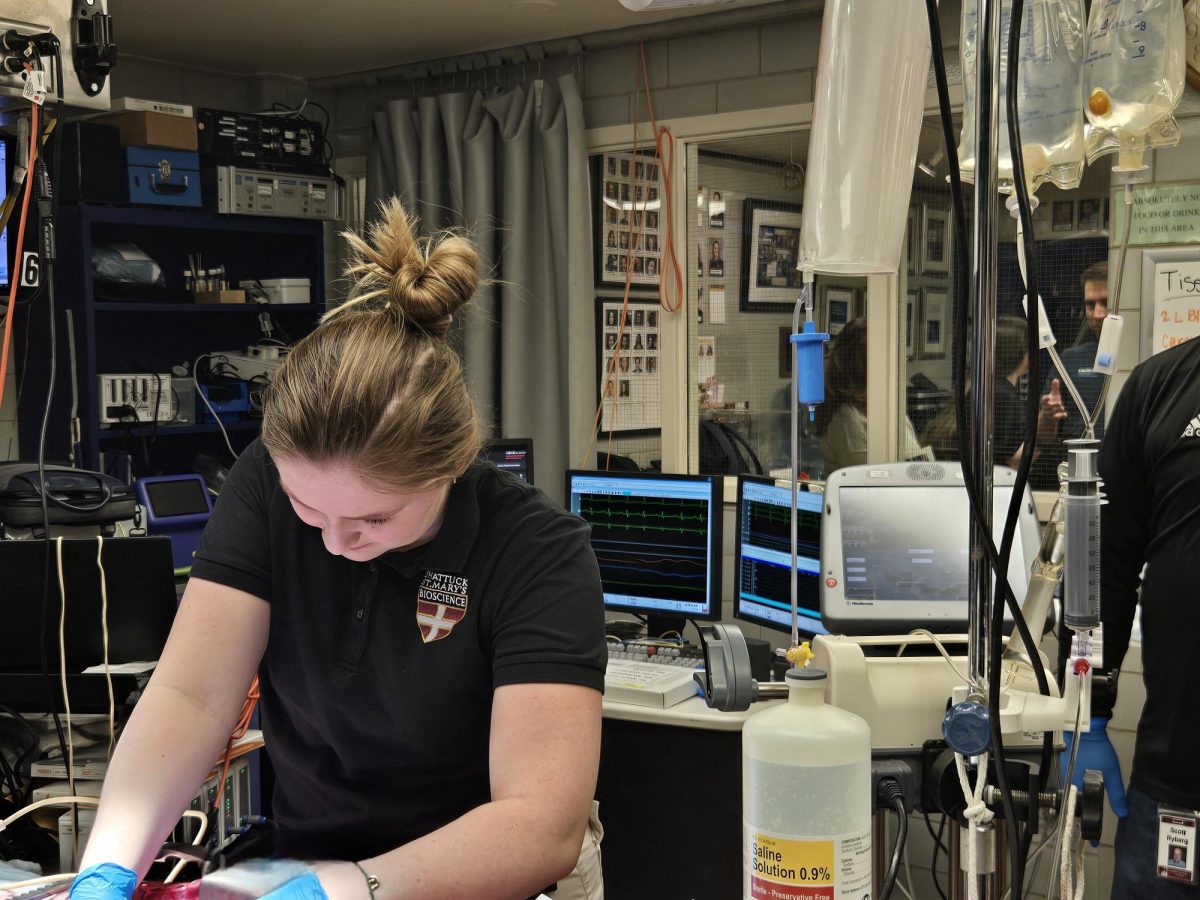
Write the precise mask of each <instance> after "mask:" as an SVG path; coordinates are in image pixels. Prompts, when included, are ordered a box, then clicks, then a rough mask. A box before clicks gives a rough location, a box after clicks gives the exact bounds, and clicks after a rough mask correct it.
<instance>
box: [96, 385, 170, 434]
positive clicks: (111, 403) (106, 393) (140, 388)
mask: <svg viewBox="0 0 1200 900" xmlns="http://www.w3.org/2000/svg"><path fill="white" fill-rule="evenodd" d="M98 379H99V382H100V424H101V425H117V424H120V423H126V424H130V423H132V421H133V419H134V418H136V419H137V421H138V422H174V421H175V417H176V415H178V412H179V404H178V403H177V402H176V400H175V394H174V392H173V391H172V390H171V373H170V372H163V373H162V374H160V375H156V374H154V373H153V372H151V373H143V372H138V373H133V374H128V375H126V374H120V375H100V376H98Z"/></svg>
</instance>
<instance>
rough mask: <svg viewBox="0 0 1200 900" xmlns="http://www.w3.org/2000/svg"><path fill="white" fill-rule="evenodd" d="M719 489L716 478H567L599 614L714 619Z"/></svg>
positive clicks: (628, 474)
mask: <svg viewBox="0 0 1200 900" xmlns="http://www.w3.org/2000/svg"><path fill="white" fill-rule="evenodd" d="M720 487H721V478H720V477H719V476H716V477H712V476H706V475H647V474H645V473H634V472H568V473H567V502H568V504H569V507H568V508H569V509H570V510H571V512H573V513H576V514H577V515H579V516H581V517H582V518H583V519H585V520H586V521H587V522H588V523H589V524H590V525H591V526H592V549H593V550H594V551H595V553H596V561H597V562H598V563H599V566H600V580H601V582H602V583H603V588H604V605H605V607H606V608H607V609H610V610H621V611H625V612H640V613H645V614H654V615H663V616H674V617H679V618H684V619H714V618H719V617H720V613H721V514H722V508H721V507H722V503H721V496H720Z"/></svg>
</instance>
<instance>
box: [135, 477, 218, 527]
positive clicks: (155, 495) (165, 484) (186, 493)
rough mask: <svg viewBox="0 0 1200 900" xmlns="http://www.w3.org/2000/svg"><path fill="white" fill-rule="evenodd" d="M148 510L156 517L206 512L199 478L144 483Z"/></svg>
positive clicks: (205, 498) (194, 514)
mask: <svg viewBox="0 0 1200 900" xmlns="http://www.w3.org/2000/svg"><path fill="white" fill-rule="evenodd" d="M146 497H147V498H148V499H149V501H150V511H151V512H152V513H153V514H154V517H155V518H156V519H170V518H173V517H175V516H197V515H204V514H205V513H207V512H208V498H207V497H205V496H204V484H203V482H201V481H200V479H199V478H185V479H183V480H181V481H154V482H149V483H147V484H146Z"/></svg>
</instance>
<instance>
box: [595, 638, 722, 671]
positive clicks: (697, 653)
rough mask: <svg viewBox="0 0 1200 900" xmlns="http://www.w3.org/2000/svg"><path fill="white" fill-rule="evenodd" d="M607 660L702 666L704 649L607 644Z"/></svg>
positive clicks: (690, 667)
mask: <svg viewBox="0 0 1200 900" xmlns="http://www.w3.org/2000/svg"><path fill="white" fill-rule="evenodd" d="M608 661H609V662H610V663H611V662H637V663H650V664H651V665H659V666H674V667H677V668H686V669H694V668H697V667H699V668H703V667H704V651H703V650H701V649H700V648H699V647H692V646H687V647H654V646H649V645H644V644H625V645H621V644H617V643H615V642H612V641H610V642H609V644H608Z"/></svg>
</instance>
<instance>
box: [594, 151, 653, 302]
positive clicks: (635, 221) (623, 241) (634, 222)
mask: <svg viewBox="0 0 1200 900" xmlns="http://www.w3.org/2000/svg"><path fill="white" fill-rule="evenodd" d="M661 178H662V172H661V169H660V164H659V162H658V160H656V159H655V157H654V155H653V153H650V154H645V153H636V154H635V153H605V154H602V155H601V157H600V189H599V204H598V205H599V210H598V216H597V222H596V253H595V256H596V264H597V269H598V275H597V283H598V284H600V285H608V284H619V285H623V284H625V282H626V277H627V273H628V272H629V270H630V268H632V270H633V275H632V283H633V284H638V285H655V284H658V281H659V277H660V276H661V275H662V254H663V249H664V247H663V241H664V240H665V236H666V222H665V220H664V216H665V215H666V211H665V209H663V203H662V197H663V194H662V183H661Z"/></svg>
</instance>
